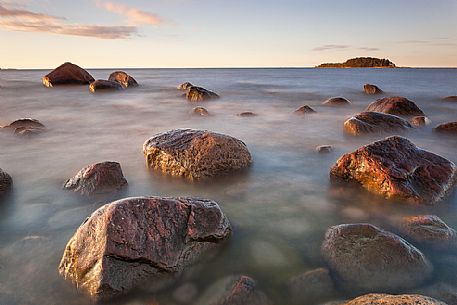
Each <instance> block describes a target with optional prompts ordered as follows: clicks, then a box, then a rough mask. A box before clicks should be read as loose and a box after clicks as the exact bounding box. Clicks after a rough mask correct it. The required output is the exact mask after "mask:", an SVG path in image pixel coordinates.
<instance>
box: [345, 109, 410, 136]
mask: <svg viewBox="0 0 457 305" xmlns="http://www.w3.org/2000/svg"><path fill="white" fill-rule="evenodd" d="M408 128H412V126H411V124H409V123H408V121H406V120H404V119H402V118H401V117H398V116H395V115H391V114H385V113H381V112H362V113H359V114H357V115H355V116H353V117H352V118H350V119H348V120H347V121H346V122H344V131H345V132H346V133H348V134H350V135H353V136H358V135H361V134H366V133H381V132H388V131H394V130H405V129H408Z"/></svg>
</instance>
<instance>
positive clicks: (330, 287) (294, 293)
mask: <svg viewBox="0 0 457 305" xmlns="http://www.w3.org/2000/svg"><path fill="white" fill-rule="evenodd" d="M287 288H288V290H289V293H290V295H291V297H292V300H293V301H294V302H295V303H297V304H298V303H307V304H308V303H309V304H311V303H312V304H315V303H318V302H323V301H326V300H331V299H333V298H334V297H336V296H337V295H338V293H337V291H336V289H335V285H334V284H333V280H332V278H331V277H330V272H329V270H328V269H326V268H317V269H315V270H311V271H308V272H305V273H303V274H301V275H298V276H295V277H293V278H291V279H290V280H289V281H288V282H287Z"/></svg>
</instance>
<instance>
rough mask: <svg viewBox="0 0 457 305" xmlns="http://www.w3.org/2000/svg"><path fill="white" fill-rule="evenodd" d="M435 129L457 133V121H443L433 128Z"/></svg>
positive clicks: (441, 131)
mask: <svg viewBox="0 0 457 305" xmlns="http://www.w3.org/2000/svg"><path fill="white" fill-rule="evenodd" d="M433 130H434V131H436V132H440V133H448V134H455V135H457V122H449V123H443V124H440V125H438V126H436V127H435V128H433Z"/></svg>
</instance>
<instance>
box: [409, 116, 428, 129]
mask: <svg viewBox="0 0 457 305" xmlns="http://www.w3.org/2000/svg"><path fill="white" fill-rule="evenodd" d="M409 122H410V123H411V125H412V126H414V127H416V128H419V127H422V126H425V125H428V124H430V123H431V121H430V119H429V118H427V117H426V116H423V115H419V116H415V117H412V118H411V119H410V120H409Z"/></svg>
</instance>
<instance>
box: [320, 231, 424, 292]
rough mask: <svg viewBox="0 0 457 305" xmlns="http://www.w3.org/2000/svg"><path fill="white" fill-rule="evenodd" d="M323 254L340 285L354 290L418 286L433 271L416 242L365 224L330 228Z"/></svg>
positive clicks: (400, 288)
mask: <svg viewBox="0 0 457 305" xmlns="http://www.w3.org/2000/svg"><path fill="white" fill-rule="evenodd" d="M321 254H322V256H323V258H324V260H325V261H326V263H327V264H328V266H329V268H330V270H331V271H332V274H334V277H335V280H336V281H337V283H338V286H339V287H341V288H342V289H344V290H346V291H348V292H350V293H356V292H359V293H366V292H370V291H382V292H397V291H401V290H403V289H408V288H414V287H417V286H418V285H420V284H421V283H423V282H424V281H425V280H427V278H428V277H429V276H430V275H431V272H432V266H431V265H430V263H429V261H428V260H427V259H426V258H425V256H424V255H423V254H422V253H421V252H420V251H419V250H418V249H417V248H415V247H414V246H413V245H411V244H409V243H408V242H407V241H405V240H403V239H402V238H401V237H399V236H397V235H395V234H393V233H390V232H387V231H384V230H382V229H379V228H377V227H375V226H373V225H370V224H364V223H359V224H343V225H338V226H334V227H331V228H329V229H328V230H327V232H326V234H325V238H324V242H323V243H322V247H321Z"/></svg>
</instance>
